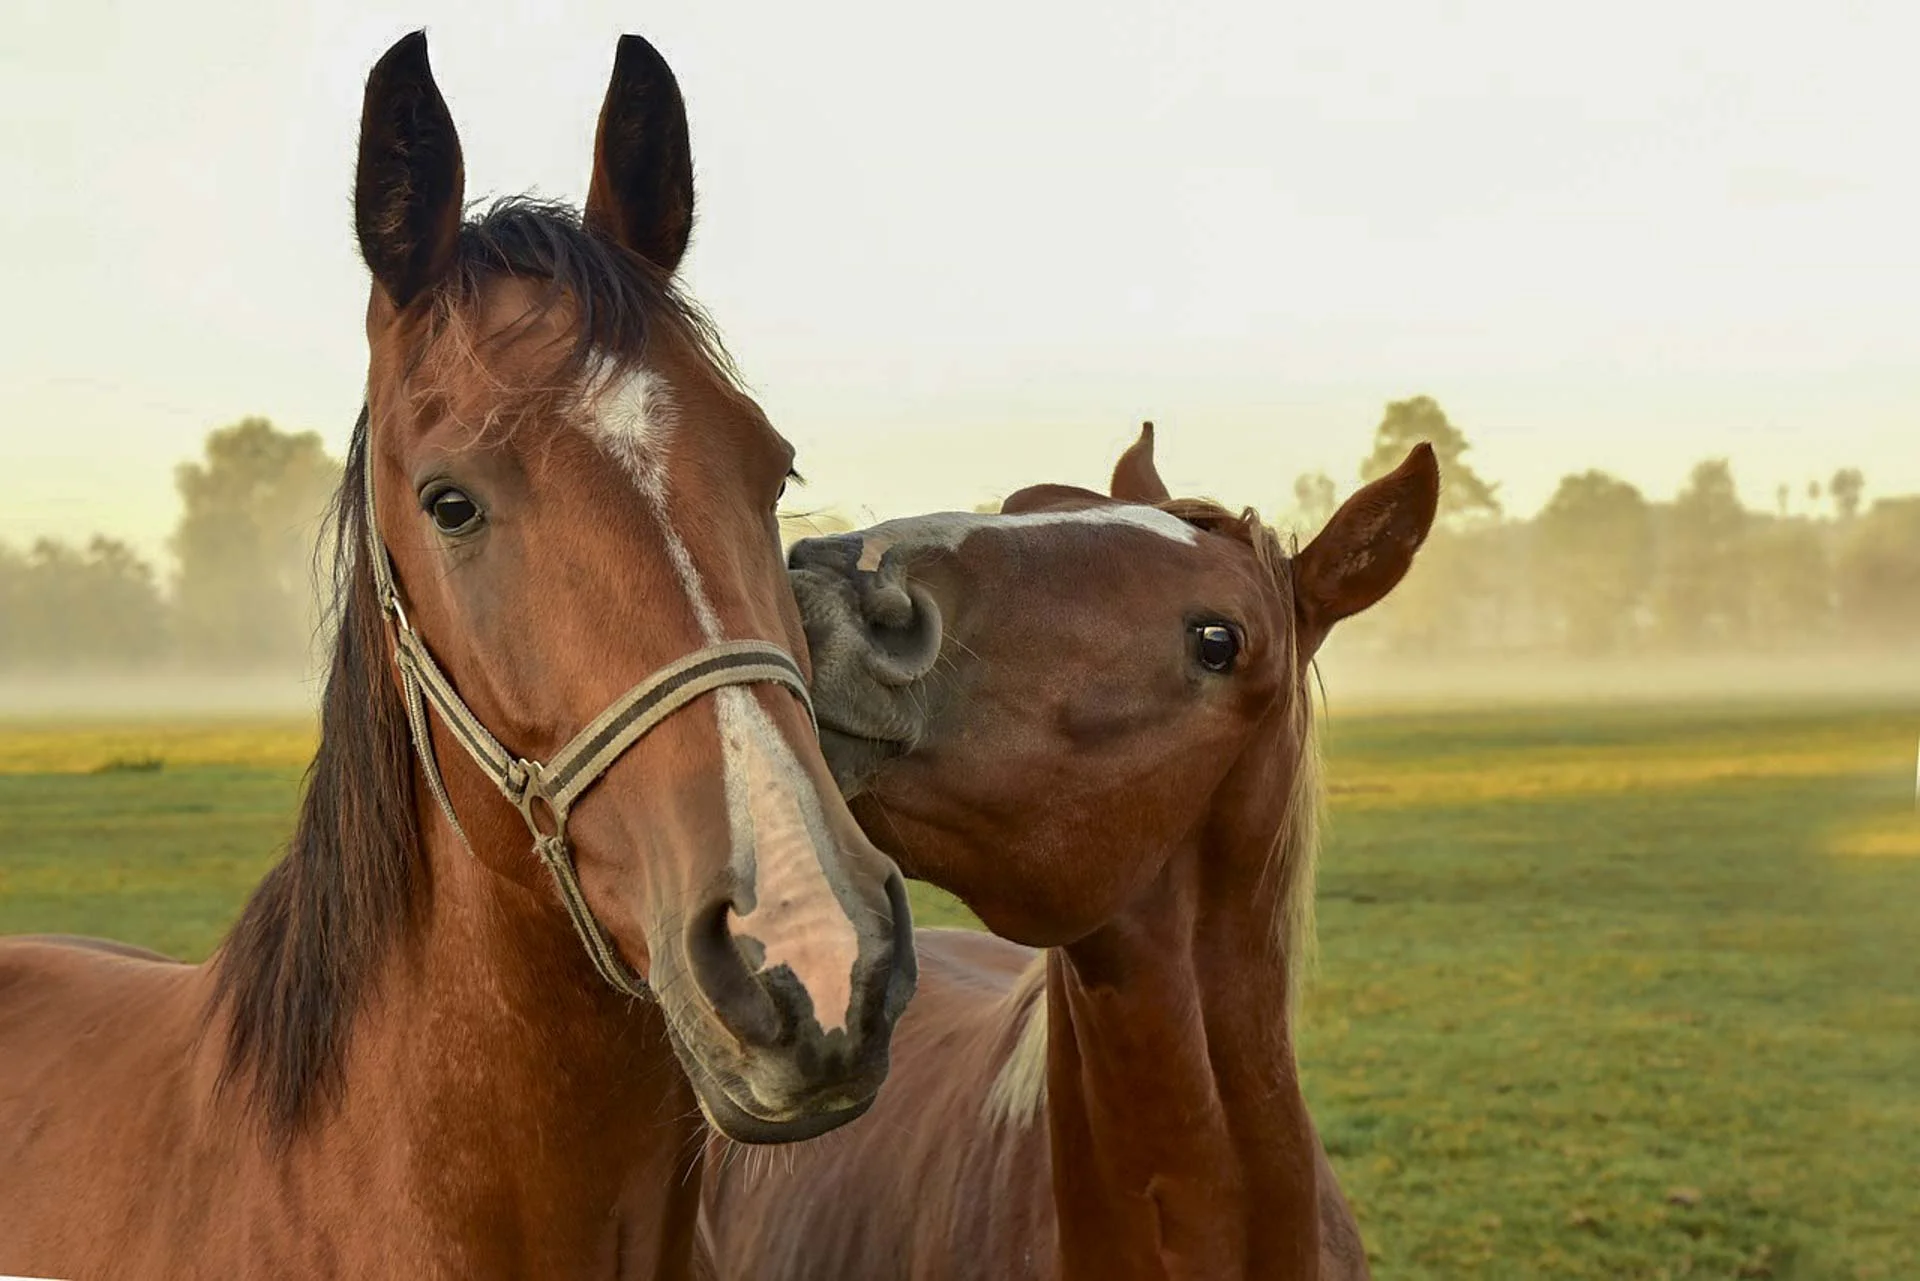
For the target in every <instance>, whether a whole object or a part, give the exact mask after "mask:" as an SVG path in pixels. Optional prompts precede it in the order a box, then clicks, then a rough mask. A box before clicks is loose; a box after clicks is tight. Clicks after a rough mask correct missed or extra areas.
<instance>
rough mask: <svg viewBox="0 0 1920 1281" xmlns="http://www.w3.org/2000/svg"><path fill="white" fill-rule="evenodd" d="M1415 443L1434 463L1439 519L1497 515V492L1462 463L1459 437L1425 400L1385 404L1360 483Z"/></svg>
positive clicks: (1432, 403) (1403, 456) (1462, 441)
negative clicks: (1437, 469)
mask: <svg viewBox="0 0 1920 1281" xmlns="http://www.w3.org/2000/svg"><path fill="white" fill-rule="evenodd" d="M1421 441H1426V442H1427V443H1429V444H1431V445H1432V446H1433V452H1434V455H1435V456H1436V457H1437V458H1438V459H1439V461H1440V519H1441V520H1442V521H1446V520H1448V519H1449V518H1455V519H1457V518H1462V517H1472V516H1496V517H1497V516H1499V515H1500V500H1499V498H1498V497H1497V496H1496V495H1495V491H1496V490H1497V489H1498V488H1499V486H1497V485H1489V484H1488V483H1487V482H1486V481H1484V480H1481V479H1480V477H1479V476H1478V475H1476V474H1475V473H1474V470H1473V468H1472V467H1471V466H1469V465H1468V464H1467V462H1466V461H1465V460H1464V459H1463V457H1462V455H1464V454H1465V453H1466V452H1467V450H1469V449H1470V448H1472V446H1471V445H1469V444H1468V443H1467V438H1466V435H1465V433H1463V432H1462V431H1461V430H1460V429H1459V428H1458V427H1455V426H1454V425H1453V424H1452V423H1450V422H1448V421H1447V415H1446V413H1445V412H1444V411H1443V410H1442V409H1441V408H1440V406H1439V405H1438V404H1437V403H1436V402H1435V401H1434V399H1433V398H1432V397H1431V396H1415V397H1414V398H1413V399H1412V400H1396V401H1393V402H1391V403H1390V404H1388V406H1387V412H1386V415H1385V416H1384V417H1383V418H1381V420H1380V425H1379V426H1378V427H1375V428H1374V429H1373V452H1372V453H1370V454H1368V455H1367V457H1366V460H1365V461H1363V462H1362V463H1361V464H1360V479H1361V481H1363V482H1365V481H1370V480H1378V479H1379V478H1380V477H1382V476H1384V475H1386V474H1387V473H1388V472H1390V471H1392V470H1393V469H1394V468H1395V467H1398V466H1399V465H1400V464H1401V462H1403V461H1404V460H1405V459H1406V456H1407V451H1408V450H1410V449H1412V448H1413V447H1414V446H1415V445H1417V444H1419V443H1420V442H1421Z"/></svg>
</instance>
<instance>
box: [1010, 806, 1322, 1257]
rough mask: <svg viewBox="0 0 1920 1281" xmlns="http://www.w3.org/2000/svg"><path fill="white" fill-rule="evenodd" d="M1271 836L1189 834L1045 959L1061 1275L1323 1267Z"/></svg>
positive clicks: (1309, 1130) (1312, 1141) (1310, 1144)
mask: <svg viewBox="0 0 1920 1281" xmlns="http://www.w3.org/2000/svg"><path fill="white" fill-rule="evenodd" d="M1268 832H1269V836H1268V838H1267V839H1266V840H1265V841H1264V842H1263V841H1261V840H1260V839H1259V838H1258V837H1257V836H1253V835H1250V834H1243V833H1234V832H1228V831H1210V832H1205V833H1202V834H1200V835H1199V836H1197V837H1196V838H1195V840H1194V841H1193V843H1192V844H1191V846H1189V847H1188V848H1185V849H1182V850H1180V851H1178V852H1176V853H1175V854H1174V855H1173V857H1171V858H1170V859H1169V860H1168V862H1167V864H1166V867H1165V869H1164V870H1163V872H1162V874H1161V875H1160V877H1159V878H1158V879H1157V880H1156V881H1155V883H1154V884H1152V885H1151V886H1149V887H1148V888H1147V890H1146V891H1145V892H1144V893H1143V894H1141V895H1140V896H1139V897H1138V898H1137V900H1136V901H1135V902H1134V903H1133V905H1132V906H1130V907H1129V908H1128V909H1126V910H1125V911H1123V912H1122V913H1121V914H1120V915H1119V916H1117V917H1116V918H1114V919H1113V920H1111V921H1109V922H1108V923H1107V924H1106V925H1104V926H1103V927H1102V928H1101V929H1099V930H1098V931H1096V932H1095V933H1094V934H1092V935H1090V936H1088V937H1087V938H1085V939H1082V940H1080V941H1079V942H1076V943H1073V944H1070V945H1068V946H1066V947H1063V948H1057V949H1055V950H1054V951H1053V952H1052V953H1051V954H1050V955H1049V959H1048V987H1047V990H1048V1007H1049V1023H1050V1027H1049V1041H1048V1044H1049V1061H1048V1072H1047V1075H1048V1082H1047V1095H1048V1097H1047V1114H1048V1121H1049V1125H1050V1127H1051V1131H1052V1141H1053V1153H1054V1155H1053V1179H1054V1193H1055V1196H1054V1199H1055V1203H1056V1205H1057V1207H1058V1214H1059V1230H1060V1253H1061V1276H1062V1278H1065V1279H1068V1281H1078V1279H1080V1278H1094V1277H1101V1278H1131V1277H1163V1276H1179V1277H1188V1276H1192V1277H1201V1276H1204V1277H1223V1278H1224V1277H1274V1278H1281V1277H1284V1278H1303V1277H1313V1276H1316V1275H1317V1274H1318V1273H1317V1258H1318V1213H1317V1205H1316V1197H1317V1185H1316V1179H1315V1165H1314V1153H1315V1150H1316V1141H1315V1139H1314V1136H1313V1133H1312V1128H1311V1122H1310V1121H1309V1119H1308V1116H1307V1111H1306V1105H1305V1102H1304V1100H1303V1099H1302V1097H1301V1094H1300V1088H1299V1080H1298V1077H1297V1075H1296V1071H1295V1065H1294V1058H1293V1046H1292V1038H1291V1035H1290V1032H1289V1029H1288V1025H1287V977H1288V976H1287V964H1286V958H1285V957H1284V956H1283V955H1282V948H1281V944H1280V942H1279V938H1278V935H1277V933H1276V929H1275V921H1276V916H1275V912H1276V909H1277V908H1278V906H1279V903H1278V898H1277V896H1278V895H1279V894H1280V893H1281V892H1282V889H1281V887H1279V886H1278V885H1277V884H1276V882H1277V881H1278V880H1279V878H1278V877H1277V876H1269V875H1264V874H1263V873H1265V871H1266V862H1267V853H1268V850H1269V849H1270V848H1271V828H1269V829H1268ZM1143 1201H1144V1205H1143Z"/></svg>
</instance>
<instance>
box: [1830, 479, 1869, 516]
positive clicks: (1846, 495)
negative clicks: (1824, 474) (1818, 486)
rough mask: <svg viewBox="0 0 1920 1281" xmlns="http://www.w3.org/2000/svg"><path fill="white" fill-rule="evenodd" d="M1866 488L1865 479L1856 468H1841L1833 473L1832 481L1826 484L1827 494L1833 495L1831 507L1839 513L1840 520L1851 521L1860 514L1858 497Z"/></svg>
mask: <svg viewBox="0 0 1920 1281" xmlns="http://www.w3.org/2000/svg"><path fill="white" fill-rule="evenodd" d="M1866 488H1867V478H1866V477H1865V476H1864V475H1862V474H1861V471H1860V469H1859V468H1858V467H1842V468H1841V469H1840V470H1839V471H1837V472H1835V473H1833V479H1832V480H1830V481H1828V482H1827V492H1828V493H1829V494H1831V495H1833V507H1834V510H1835V511H1837V512H1838V513H1840V519H1841V520H1852V519H1853V518H1854V517H1855V516H1857V515H1859V514H1860V495H1861V494H1863V493H1865V492H1866Z"/></svg>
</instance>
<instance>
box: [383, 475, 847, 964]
mask: <svg viewBox="0 0 1920 1281" xmlns="http://www.w3.org/2000/svg"><path fill="white" fill-rule="evenodd" d="M363 462H364V465H365V467H366V479H365V484H364V486H363V489H364V491H365V496H366V522H367V553H368V559H369V560H370V561H371V562H372V565H373V586H374V594H375V596H376V597H377V598H378V600H379V602H380V612H381V613H383V614H384V615H386V617H387V621H388V624H389V628H390V630H391V632H392V634H393V642H394V646H393V657H394V665H395V666H396V667H397V668H398V669H399V673H400V688H401V691H402V694H403V695H404V697H405V701H406V707H407V727H408V730H409V732H410V733H411V735H412V737H413V747H414V752H415V753H416V754H417V755H418V756H419V758H420V767H421V770H422V772H423V773H424V774H425V775H426V777H427V788H428V790H429V791H431V792H432V793H433V799H434V801H435V802H436V803H437V804H438V805H439V806H440V812H441V813H442V814H443V815H445V817H446V820H447V823H448V825H449V826H451V827H452V828H453V830H454V833H455V835H457V836H458V837H459V838H460V843H461V844H462V845H464V846H466V848H467V852H468V853H472V852H473V842H472V841H470V840H468V839H467V833H466V829H465V828H463V827H462V826H461V825H460V819H459V817H458V816H457V815H456V814H455V813H454V811H453V801H452V800H451V799H450V798H449V797H448V795H447V787H446V782H445V780H444V779H442V777H441V775H440V767H439V762H438V761H437V760H436V759H435V757H434V752H433V738H432V735H431V734H430V733H429V731H428V726H427V707H428V705H429V704H431V706H432V707H433V709H434V710H435V711H436V712H438V713H439V715H440V719H441V721H442V722H443V723H444V724H445V725H446V727H447V729H448V731H449V732H450V733H451V734H452V735H453V738H454V741H455V742H457V743H459V744H460V746H461V747H462V748H463V749H464V750H465V751H466V753H467V755H468V756H470V757H472V758H473V763H474V764H475V765H477V766H478V767H479V768H480V772H481V773H483V774H485V775H486V776H487V777H488V778H489V779H491V780H493V784H494V786H495V787H497V788H499V789H500V793H501V795H503V796H505V797H506V798H507V800H508V801H510V802H511V803H512V804H513V807H514V808H515V809H517V810H519V811H520V817H521V818H522V819H523V820H525V822H526V824H527V830H528V831H529V832H531V833H532V834H533V849H534V852H535V853H536V854H538V855H539V856H540V861H541V862H542V863H544V864H545V865H546V867H547V870H548V871H549V872H551V873H552V875H553V881H554V887H555V888H556V889H557V890H558V891H559V893H560V901H561V904H562V905H563V906H564V907H565V908H566V910H567V917H568V919H569V920H571V921H572V922H573V928H574V932H575V933H576V934H578V935H579V936H580V942H581V944H582V945H583V946H584V947H585V948H586V950H587V956H588V958H589V959H591V960H592V962H593V966H594V969H596V970H598V971H599V973H600V976H601V977H602V978H604V979H605V980H606V981H607V982H608V984H610V985H611V986H612V987H613V988H614V990H615V991H618V992H621V993H624V994H625V995H627V996H631V997H636V998H640V999H646V998H648V997H649V996H650V995H651V993H650V991H649V989H648V987H647V983H646V980H645V979H643V978H641V977H640V976H639V975H638V974H636V973H634V971H633V969H632V967H630V966H629V965H628V964H627V963H626V961H625V960H623V959H622V958H621V956H620V953H619V950H618V948H617V947H616V946H615V945H614V942H613V939H612V938H611V937H610V936H609V935H608V934H607V931H606V929H605V928H604V927H603V926H602V925H601V924H600V922H599V919H598V918H596V917H595V916H594V914H593V910H592V909H591V908H590V907H588V906H587V897H586V894H585V892H584V891H582V889H581V888H580V876H579V872H578V870H577V869H576V868H575V866H574V861H573V850H572V847H571V846H570V845H569V844H568V842H567V816H568V814H569V813H570V812H571V811H572V809H573V805H574V803H575V802H576V801H578V800H579V799H580V796H581V794H582V793H583V792H585V791H586V790H587V789H588V788H590V787H592V786H593V785H594V784H595V783H597V782H599V781H600V778H601V777H602V776H603V775H604V774H605V773H606V772H607V770H608V769H610V768H612V766H613V763H614V762H615V761H617V760H619V759H620V757H621V756H622V755H623V754H624V753H625V752H626V750H627V749H628V748H630V747H632V746H633V745H634V744H635V743H637V742H639V741H640V740H641V739H642V738H644V737H646V735H647V734H648V733H649V732H650V731H651V730H652V729H653V728H654V727H655V726H657V725H659V724H660V723H661V722H662V721H664V720H666V719H667V718H668V717H669V716H671V715H673V714H674V713H675V712H677V711H679V710H680V709H681V708H683V707H686V706H687V705H688V704H689V703H692V702H693V701H694V700H696V699H698V698H699V697H700V696H701V695H703V694H707V693H711V692H712V691H714V690H717V689H720V688H722V687H724V686H727V685H757V684H768V685H784V686H786V687H787V689H789V690H791V691H792V692H793V694H794V695H795V696H796V697H798V698H799V700H800V703H801V705H802V706H803V707H805V708H806V709H807V716H808V718H809V719H813V717H814V711H813V699H812V697H811V695H810V694H809V693H808V691H807V682H806V678H805V677H804V676H802V675H801V673H800V668H799V665H798V664H797V663H795V662H794V661H793V658H792V656H791V655H789V654H788V653H787V652H786V651H785V650H783V649H781V648H780V647H779V646H777V645H772V644H769V643H768V642H766V641H754V640H739V641H722V642H720V643H718V644H714V645H708V646H707V647H706V648H704V649H700V650H696V651H694V652H693V653H691V654H688V655H687V656H686V657H684V658H681V659H678V660H676V661H674V662H672V663H669V664H667V666H665V667H663V668H661V669H660V670H659V671H657V672H655V673H653V675H651V676H649V677H647V678H646V679H645V680H643V681H641V682H640V683H639V684H638V685H635V686H634V687H633V688H632V689H630V690H628V691H627V692H626V693H624V694H622V695H621V696H620V697H619V698H617V699H615V700H614V701H613V704H612V705H611V706H610V707H608V708H607V709H606V710H605V711H604V712H601V713H600V715H598V716H596V717H594V718H593V720H592V721H591V722H589V723H588V724H587V726H586V728H584V729H582V730H581V731H580V732H579V733H577V734H575V735H574V736H573V737H572V738H571V739H569V740H568V742H567V744H566V745H565V746H564V747H562V748H561V749H560V750H559V751H557V752H555V753H554V754H553V757H552V759H551V760H548V761H546V762H545V763H542V762H540V761H533V760H528V759H526V758H525V757H522V756H516V755H514V754H513V753H512V752H510V751H508V750H507V749H506V748H505V747H504V746H502V745H501V743H500V740H499V739H497V738H495V737H494V736H493V734H492V733H491V732H490V731H489V730H488V729H487V727H486V726H485V725H483V724H481V723H480V718H479V717H477V716H475V715H474V714H473V709H472V708H470V707H468V706H467V704H466V702H465V700H463V699H462V698H461V697H460V694H459V692H458V691H457V690H455V689H454V687H453V682H452V681H451V680H449V679H447V675H446V673H445V672H443V671H442V670H441V669H440V665H439V664H438V663H436V662H434V660H433V654H432V652H431V651H429V650H428V648H427V643H426V641H425V640H424V639H422V638H421V636H420V633H418V632H417V631H415V630H414V628H413V623H412V621H411V620H410V619H408V617H407V611H406V608H405V606H404V605H402V603H401V600H400V589H399V585H398V584H397V583H396V582H395V580H394V576H393V562H392V561H391V560H390V559H389V557H388V555H387V546H386V542H385V541H384V540H383V539H382V538H381V537H380V526H379V523H378V521H377V519H376V515H375V509H374V502H373V455H372V449H371V447H369V448H368V450H367V452H366V455H365V457H364V459H363ZM816 724H817V722H816Z"/></svg>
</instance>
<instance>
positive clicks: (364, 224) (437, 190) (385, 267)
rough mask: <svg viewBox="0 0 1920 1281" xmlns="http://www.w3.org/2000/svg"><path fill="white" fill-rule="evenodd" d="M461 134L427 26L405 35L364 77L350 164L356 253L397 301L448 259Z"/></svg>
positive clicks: (456, 228)
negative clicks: (432, 57)
mask: <svg viewBox="0 0 1920 1281" xmlns="http://www.w3.org/2000/svg"><path fill="white" fill-rule="evenodd" d="M465 182H466V177H465V170H464V168H463V166H462V163H461V159H460V138H459V135H458V134H457V133H455V132H454V128H453V115H452V114H451V113H450V112H449V111H448V110H447V102H446V99H444V98H442V97H441V96H440V89H439V87H438V86H437V85H435V84H434V83H433V69H432V68H431V67H429V66H428V65H427V33H426V32H424V31H416V32H414V33H413V34H412V35H409V36H403V37H402V38H401V39H400V41H399V43H397V44H395V45H394V46H393V48H391V49H389V50H387V52H386V54H385V55H384V56H383V57H382V58H381V59H380V61H379V62H377V63H375V64H374V68H373V72H372V74H371V75H369V76H368V77H367V97H366V103H365V105H364V107H362V109H361V112H360V160H359V164H358V166H357V167H356V169H355V171H354V184H353V222H354V228H355V230H356V231H357V232H358V233H359V236H360V256H361V257H362V258H364V259H366V263H367V269H368V270H369V271H371V272H372V273H373V278H374V280H375V281H377V282H378V283H379V285H380V287H381V288H382V289H383V290H385V291H386V294H387V297H388V298H390V299H391V300H392V301H393V305H394V306H396V307H405V306H406V305H407V304H408V303H410V302H412V301H413V300H414V299H415V298H417V297H419V296H420V294H421V293H422V292H423V291H424V290H426V289H427V288H428V287H429V286H430V285H432V284H434V283H435V282H436V281H438V280H439V279H440V278H441V277H442V276H443V275H445V274H446V272H447V270H448V269H449V268H450V267H451V266H452V265H453V257H454V250H455V248H456V247H457V246H458V245H459V242H460V198H461V193H462V189H463V187H464V186H465Z"/></svg>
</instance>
